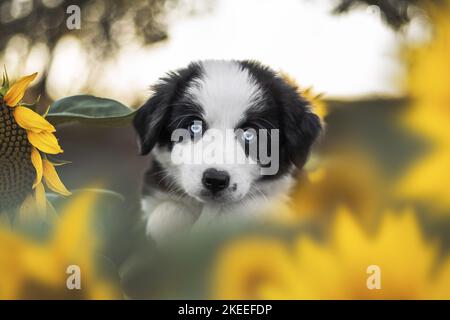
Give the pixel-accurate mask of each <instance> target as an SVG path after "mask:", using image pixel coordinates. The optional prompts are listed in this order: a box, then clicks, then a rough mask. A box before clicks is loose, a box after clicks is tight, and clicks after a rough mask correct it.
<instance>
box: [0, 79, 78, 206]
mask: <svg viewBox="0 0 450 320" xmlns="http://www.w3.org/2000/svg"><path fill="white" fill-rule="evenodd" d="M36 76H37V73H33V74H31V75H28V76H25V77H23V78H21V79H19V80H18V81H16V82H15V83H14V84H12V85H11V86H10V84H9V80H8V76H7V74H6V72H5V74H4V76H3V84H2V86H1V87H0V212H2V211H3V210H9V209H14V208H17V207H19V206H20V205H21V204H29V203H30V202H34V203H35V204H36V206H37V208H38V209H39V212H45V210H46V206H47V201H46V196H45V187H44V185H43V181H45V184H46V185H47V187H48V188H49V189H50V190H52V191H54V192H57V193H59V194H61V195H65V196H66V195H70V192H69V191H68V190H67V189H66V187H65V186H64V184H63V183H62V182H61V180H60V178H59V177H58V174H57V172H56V170H55V163H53V162H52V161H50V160H49V158H48V157H47V155H49V154H50V155H56V154H59V153H62V152H63V150H62V149H61V147H60V146H59V143H58V140H57V139H56V137H55V134H54V133H55V131H56V130H55V127H54V126H53V125H52V124H50V123H49V122H48V121H47V120H46V119H45V117H44V116H42V115H40V114H38V113H37V112H35V111H33V109H32V106H29V105H26V104H24V103H22V99H23V97H24V95H25V91H26V89H27V88H28V86H29V84H30V83H31V82H32V81H33V80H34V79H35V78H36Z"/></svg>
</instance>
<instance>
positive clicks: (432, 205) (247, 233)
mask: <svg viewBox="0 0 450 320" xmlns="http://www.w3.org/2000/svg"><path fill="white" fill-rule="evenodd" d="M73 4H76V5H78V6H79V7H80V9H81V11H80V12H81V28H80V29H75V30H70V29H69V28H67V26H66V20H67V18H68V17H69V16H70V14H69V13H67V12H66V9H67V7H68V6H69V5H73ZM449 21H450V4H449V2H448V1H447V0H431V1H425V0H423V1H420V0H385V1H383V0H316V1H312V0H284V1H276V0H245V1H238V0H209V1H207V0H190V1H189V0H136V1H133V2H131V1H124V0H112V1H105V0H93V1H65V0H2V1H1V2H0V63H1V64H3V65H5V66H6V68H7V70H8V74H9V77H10V78H11V79H17V78H19V77H20V76H21V75H25V74H30V73H33V72H39V76H38V78H37V80H36V81H35V82H34V86H33V87H32V88H31V89H30V90H29V91H28V93H27V96H26V99H25V100H27V99H28V100H30V101H32V100H34V99H35V98H36V97H37V96H39V95H40V102H39V105H40V107H41V108H45V107H46V106H48V105H49V104H51V103H52V102H53V101H55V100H58V99H61V98H63V97H66V96H70V95H76V94H93V95H96V96H100V97H107V98H111V99H116V100H118V101H120V102H122V103H123V104H125V105H127V106H130V107H132V108H138V107H139V106H140V105H141V104H142V103H143V102H144V101H145V100H146V99H147V98H148V97H149V86H150V85H151V84H152V83H154V82H155V81H156V80H157V79H158V78H159V77H160V76H162V75H163V74H164V73H165V72H167V71H169V70H173V69H176V68H179V67H183V66H185V65H187V64H188V63H189V62H190V61H194V60H199V59H207V58H208V59H256V60H259V61H261V62H263V63H264V64H267V65H270V66H271V67H273V68H274V69H275V70H279V71H282V72H286V73H288V74H289V75H290V76H291V77H292V78H293V79H295V81H296V82H297V83H298V84H299V86H300V88H302V89H303V90H307V91H308V96H309V98H310V99H312V100H313V101H314V104H315V106H316V108H317V112H318V113H320V116H321V117H322V118H323V120H324V121H325V123H326V134H325V136H324V138H323V141H322V142H321V143H320V145H318V146H317V148H316V150H314V153H313V154H312V156H311V158H310V160H309V162H308V164H307V166H306V168H305V170H304V174H302V176H301V177H300V179H299V181H298V183H297V186H296V188H295V190H294V191H293V194H292V201H291V203H290V204H289V208H283V209H281V208H280V209H279V211H280V213H279V215H278V216H279V219H276V221H273V223H270V224H269V225H267V224H264V225H263V226H251V227H250V226H246V227H245V228H242V229H239V231H236V230H232V231H230V230H220V232H214V234H205V235H201V236H199V237H198V238H195V239H189V241H185V242H184V243H183V246H182V247H180V246H174V247H173V248H170V249H167V250H164V251H163V252H161V250H157V249H156V248H155V247H154V246H153V244H152V243H151V241H149V240H147V239H145V238H144V237H142V232H141V230H140V229H139V224H138V222H139V210H138V201H137V200H138V198H139V190H140V180H141V175H142V172H143V170H145V168H146V166H147V163H148V159H145V158H143V157H139V156H138V155H137V148H136V144H135V136H134V132H133V129H132V128H131V127H130V126H125V127H122V128H98V127H92V126H87V125H71V126H61V127H58V128H57V135H58V138H59V140H60V143H61V145H62V147H63V149H64V150H65V153H64V154H63V158H64V159H65V160H70V161H71V162H72V163H71V164H70V165H67V166H65V167H64V168H62V169H61V170H60V175H61V177H62V180H63V181H64V182H65V183H66V185H67V186H68V187H69V188H70V189H73V190H74V189H80V188H84V187H86V186H89V185H92V184H100V185H102V186H103V187H104V188H106V189H109V190H111V191H112V192H111V193H107V194H102V195H100V196H98V199H97V202H99V203H101V204H103V203H105V202H106V203H109V204H111V203H114V205H109V206H106V207H108V208H107V209H104V210H103V209H102V210H103V211H105V212H106V213H105V212H102V214H100V215H99V216H100V217H101V219H100V220H101V221H100V222H99V223H100V224H101V225H102V227H101V229H102V232H100V233H99V234H100V236H101V237H102V239H103V243H104V246H102V248H101V250H100V251H101V252H102V254H101V257H102V258H101V259H100V260H101V262H99V263H98V265H99V267H98V268H99V270H101V271H99V273H100V274H108V275H109V276H110V278H111V279H110V280H111V282H112V283H113V284H112V285H111V286H113V287H115V289H110V288H107V289H105V288H104V287H101V288H100V289H98V291H99V292H108V293H110V292H113V293H114V294H110V295H102V294H98V295H96V294H92V295H83V296H82V297H89V298H103V297H129V298H135V297H136V298H244V299H245V298H272V299H273V298H288V299H290V298H293V299H296V298H306V299H316V298H317V299H321V298H332V299H334V298H337V299H352V298H416V299H430V298H447V299H448V298H450V289H449V288H450V262H449V259H448V258H447V257H448V254H447V252H448V248H449V244H450V235H449V231H450V201H449V199H450V193H449V190H450V189H449V187H448V185H447V181H448V178H450V174H449V172H450V171H449V170H448V163H450V144H449V138H450V132H449V130H448V120H449V115H450V113H449V110H450V94H449V92H450V91H449V90H448V86H449V84H450V79H449V75H448V70H450V59H449V57H450V23H449ZM119 195H120V196H119ZM111 197H113V198H114V199H117V197H119V198H120V199H121V200H120V201H117V204H116V202H115V201H111V200H110V198H111ZM108 199H109V200H108ZM70 201H71V199H68V200H65V201H61V202H64V204H65V202H69V203H70ZM64 204H63V203H61V207H64ZM103 207H105V205H102V208H103ZM56 208H57V209H58V210H59V205H58V201H56ZM61 210H63V209H61ZM80 210H81V209H80ZM86 210H87V211H96V210H92V207H91V208H90V209H86ZM97 211H98V210H97ZM44 229H45V230H47V228H44ZM49 229H50V230H52V229H53V228H49ZM42 232H44V231H42ZM45 232H50V231H48V230H47V231H45ZM25 234H26V232H25ZM22 236H24V237H25V236H26V235H22ZM44 238H45V237H44ZM33 239H34V238H33ZM33 241H34V240H33ZM4 248H5V249H4V250H5V252H6V251H9V250H7V249H6V247H4ZM0 251H2V249H1V248H0ZM306 261H308V262H306ZM1 265H2V260H1V252H0V269H1V268H2V267H1ZM369 265H379V266H380V267H381V270H382V274H383V276H384V275H386V276H385V278H383V280H382V281H383V282H382V283H383V286H382V289H381V290H368V289H367V288H366V278H367V276H368V275H367V273H366V268H367V266H369ZM4 274H5V273H0V277H4ZM18 277H19V276H18ZM38 278H39V277H38ZM408 279H409V280H408ZM94 283H96V282H94ZM1 286H2V282H1V281H0V287H1ZM93 287H94V288H95V287H96V285H93ZM46 288H47V287H46V285H45V284H44V285H43V288H42V291H40V290H37V291H36V292H37V293H36V296H37V297H41V293H42V292H46V290H47V289H46ZM102 290H103V291H102ZM18 292H19V293H18V295H17V297H21V295H20V290H19V291H18ZM55 292H56V293H55ZM55 292H53V291H52V293H53V294H54V295H56V296H57V297H59V291H55ZM343 292H345V293H343ZM0 294H1V290H0ZM6 296H7V295H6ZM43 296H46V295H43ZM50 296H51V295H50ZM13 297H14V296H13ZM64 297H65V296H64ZM69 297H71V296H69ZM79 297H80V296H74V298H79ZM0 298H1V295H0Z"/></svg>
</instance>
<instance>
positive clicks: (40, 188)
mask: <svg viewBox="0 0 450 320" xmlns="http://www.w3.org/2000/svg"><path fill="white" fill-rule="evenodd" d="M34 196H35V198H36V199H35V200H36V205H37V208H38V211H39V213H41V214H43V213H45V211H46V210H47V198H46V196H45V188H44V185H43V184H42V182H41V183H39V184H38V185H37V186H36V191H35V194H34Z"/></svg>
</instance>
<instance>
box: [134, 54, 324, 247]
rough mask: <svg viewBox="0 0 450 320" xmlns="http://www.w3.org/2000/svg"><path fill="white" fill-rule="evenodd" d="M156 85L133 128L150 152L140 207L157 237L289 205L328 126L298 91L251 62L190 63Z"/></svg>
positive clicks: (142, 147)
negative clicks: (291, 190)
mask: <svg viewBox="0 0 450 320" xmlns="http://www.w3.org/2000/svg"><path fill="white" fill-rule="evenodd" d="M152 89H153V95H152V96H151V98H150V99H149V100H148V101H147V102H146V103H145V104H144V105H143V106H142V107H141V108H140V109H139V110H138V112H137V113H136V116H135V118H134V122H133V124H134V127H135V130H136V132H137V135H138V145H139V147H140V153H141V154H142V155H147V154H151V159H150V168H149V169H148V171H147V172H146V174H145V178H144V186H143V198H142V209H143V211H144V218H145V219H146V230H147V233H148V234H149V235H150V236H151V237H153V238H154V239H155V240H156V241H160V240H163V239H165V238H167V237H171V236H173V235H174V234H176V233H179V232H182V231H183V230H189V229H191V227H193V226H195V227H196V228H197V227H204V226H207V225H210V224H211V223H215V222H217V221H224V220H229V219H235V218H237V217H241V218H242V217H255V216H261V215H263V214H264V213H265V212H266V211H267V210H266V209H267V208H268V207H269V205H270V204H273V203H277V202H282V201H285V199H286V196H287V194H288V192H289V188H290V187H291V186H292V184H293V181H294V176H295V173H296V171H298V170H300V169H301V168H302V167H303V165H304V164H305V161H306V159H307V156H308V154H309V151H310V149H311V146H312V144H313V142H314V141H315V140H316V138H317V137H318V136H319V134H320V132H321V129H322V126H321V122H320V120H319V118H318V117H317V115H315V114H314V113H312V111H311V110H310V106H309V104H308V101H306V100H305V99H304V98H303V97H302V96H300V95H299V93H298V90H297V88H296V87H294V86H292V85H291V84H289V83H288V82H287V81H285V80H284V79H283V78H282V77H281V76H280V75H279V74H277V73H276V72H274V71H273V70H271V69H270V68H268V67H266V66H264V65H262V64H260V63H258V62H254V61H217V60H207V61H200V62H193V63H191V64H190V65H188V66H187V67H186V68H183V69H180V70H177V71H174V72H170V73H168V74H167V75H166V76H165V77H163V78H161V79H160V80H159V82H158V83H157V84H155V85H154V86H153V87H152ZM224 137H225V138H224ZM230 155H232V156H230Z"/></svg>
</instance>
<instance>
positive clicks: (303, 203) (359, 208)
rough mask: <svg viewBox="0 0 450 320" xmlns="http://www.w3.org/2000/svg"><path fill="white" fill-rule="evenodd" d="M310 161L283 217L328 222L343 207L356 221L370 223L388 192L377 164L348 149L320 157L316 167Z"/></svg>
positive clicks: (360, 153) (361, 153) (362, 154)
mask: <svg viewBox="0 0 450 320" xmlns="http://www.w3.org/2000/svg"><path fill="white" fill-rule="evenodd" d="M311 160H312V161H310V163H309V164H308V165H307V167H306V168H305V169H306V170H305V171H304V173H303V175H301V176H300V177H299V179H298V181H297V183H296V186H295V188H294V190H293V192H292V194H291V201H290V204H289V207H290V210H289V211H288V212H286V214H285V215H283V216H282V218H285V217H291V218H293V219H297V220H298V219H299V218H300V220H305V219H309V220H316V221H320V220H324V219H327V220H328V219H329V218H330V217H331V216H332V215H334V214H335V213H336V209H337V208H338V207H339V206H342V205H343V206H346V207H348V208H349V209H350V210H351V211H352V213H354V214H355V215H356V216H358V218H359V221H361V222H364V223H367V224H368V225H369V224H371V223H372V222H373V218H374V217H375V216H376V213H377V212H378V210H379V207H380V204H381V203H382V202H383V199H385V197H384V196H383V195H384V193H385V192H386V191H387V190H386V188H385V187H384V188H382V187H381V185H382V183H383V181H382V180H381V179H380V173H379V168H378V167H377V166H376V163H374V161H372V160H371V159H370V158H368V157H367V156H366V155H364V153H363V152H358V151H356V150H354V149H353V150H351V149H348V148H347V149H343V148H342V149H341V154H332V155H330V156H327V157H323V158H322V159H321V160H320V164H318V165H317V167H314V159H311ZM350 167H351V169H349V168H350ZM349 170H351V174H349ZM288 221H292V219H288Z"/></svg>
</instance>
